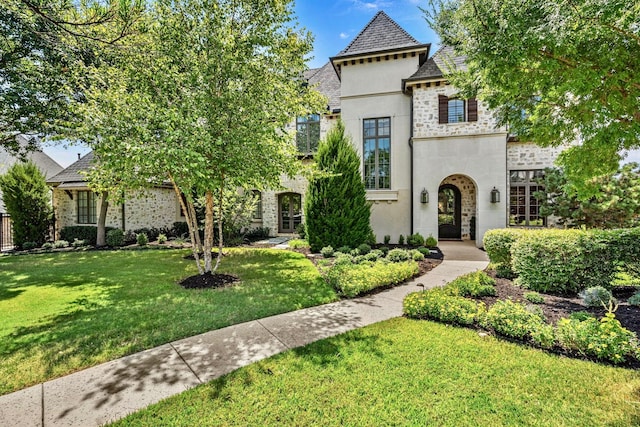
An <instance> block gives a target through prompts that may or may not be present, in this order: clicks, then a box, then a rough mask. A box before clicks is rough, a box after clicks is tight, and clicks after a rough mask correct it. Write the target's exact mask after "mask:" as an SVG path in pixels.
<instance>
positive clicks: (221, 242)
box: [213, 178, 224, 271]
mask: <svg viewBox="0 0 640 427" xmlns="http://www.w3.org/2000/svg"><path fill="white" fill-rule="evenodd" d="M223 200H224V178H223V180H222V185H220V194H219V197H218V257H217V258H216V265H215V267H213V271H216V270H217V269H218V266H219V265H220V261H222V247H223V246H224V238H223V237H222V214H223V206H222V202H223Z"/></svg>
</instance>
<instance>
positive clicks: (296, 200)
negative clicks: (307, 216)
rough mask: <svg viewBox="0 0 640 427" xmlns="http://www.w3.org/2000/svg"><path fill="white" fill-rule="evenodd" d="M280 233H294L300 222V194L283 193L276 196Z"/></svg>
mask: <svg viewBox="0 0 640 427" xmlns="http://www.w3.org/2000/svg"><path fill="white" fill-rule="evenodd" d="M278 206H279V211H280V212H279V213H280V215H279V216H280V221H279V224H278V231H279V232H280V233H295V232H296V227H297V226H298V225H300V223H301V222H302V196H301V195H300V194H297V193H285V194H281V195H280V196H279V197H278Z"/></svg>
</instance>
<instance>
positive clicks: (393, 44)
mask: <svg viewBox="0 0 640 427" xmlns="http://www.w3.org/2000/svg"><path fill="white" fill-rule="evenodd" d="M413 46H422V43H420V42H419V41H417V40H416V39H414V38H413V37H411V35H409V33H407V32H406V31H405V30H404V29H403V28H402V27H400V26H399V25H398V24H397V23H396V22H395V21H394V20H393V19H391V18H389V16H388V15H387V14H386V13H384V12H383V11H380V12H378V13H376V15H375V16H374V17H373V19H371V21H369V23H368V24H367V26H366V27H364V29H363V30H362V31H360V34H358V35H357V36H356V37H355V38H354V39H353V40H352V41H351V43H349V46H347V47H346V48H344V49H343V50H342V51H341V52H340V53H338V54H337V55H336V56H335V58H340V57H344V56H353V55H358V54H363V53H372V52H380V51H385V50H392V49H398V48H403V47H413Z"/></svg>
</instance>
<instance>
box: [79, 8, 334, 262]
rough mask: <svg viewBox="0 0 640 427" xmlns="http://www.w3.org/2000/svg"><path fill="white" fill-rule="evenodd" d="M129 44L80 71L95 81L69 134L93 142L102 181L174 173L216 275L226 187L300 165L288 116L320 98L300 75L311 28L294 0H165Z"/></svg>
mask: <svg viewBox="0 0 640 427" xmlns="http://www.w3.org/2000/svg"><path fill="white" fill-rule="evenodd" d="M128 43H130V44H129V47H128V48H125V49H104V50H103V51H102V52H101V58H100V63H99V65H98V66H91V67H87V68H85V69H83V70H82V76H84V78H87V79H89V80H90V81H92V82H93V83H92V84H91V85H90V86H88V87H86V88H84V89H83V93H84V95H85V97H86V103H84V104H81V105H78V108H79V111H78V114H79V115H80V116H81V117H84V118H85V119H84V120H83V121H82V122H81V123H79V126H78V127H76V128H73V129H70V131H69V133H70V134H74V135H76V137H77V138H79V139H83V140H85V141H87V142H88V143H89V144H90V145H91V146H92V148H93V150H94V152H95V155H96V159H97V167H96V168H95V169H94V171H93V173H91V174H90V176H89V178H90V182H91V185H92V186H93V187H92V188H94V189H95V191H109V194H121V191H117V192H116V191H115V190H116V189H121V190H122V189H125V190H132V189H143V188H148V187H149V186H151V185H157V184H160V183H162V182H166V181H169V182H171V183H172V184H173V186H174V189H175V191H176V195H177V197H178V198H179V200H180V202H181V203H182V207H183V211H184V212H185V214H186V219H187V223H188V225H189V229H190V235H191V238H192V241H193V242H194V256H196V263H197V265H198V268H199V272H200V273H211V272H213V271H215V270H216V268H217V266H218V265H219V263H220V260H221V256H222V246H223V239H222V238H221V239H219V242H218V244H219V249H220V250H219V251H218V258H217V261H216V264H215V266H214V265H212V256H211V249H212V246H213V237H214V232H213V229H214V222H215V219H216V218H217V219H218V221H217V226H218V234H219V235H221V236H222V235H223V233H222V225H223V217H224V212H223V210H224V198H225V189H226V188H238V187H240V188H258V189H263V188H265V187H267V186H273V187H276V186H277V185H279V180H280V176H281V174H283V173H286V174H288V175H293V174H295V173H296V172H298V170H299V167H300V163H299V162H298V161H297V157H296V152H295V147H294V145H293V135H292V134H291V133H290V132H287V131H286V125H287V124H288V123H289V122H290V121H291V120H292V118H294V117H295V116H297V115H305V114H309V113H310V112H312V111H319V110H320V109H321V105H323V103H321V102H320V98H319V95H317V94H315V92H313V91H312V90H311V88H308V87H306V85H305V84H304V82H303V81H302V79H301V76H302V72H303V71H304V69H305V64H304V57H305V55H307V54H308V53H309V52H310V50H311V37H310V34H308V33H307V32H305V31H303V30H299V29H297V28H296V27H295V25H294V23H293V18H292V5H291V3H290V2H288V1H277V0H274V1H269V2H255V1H249V0H237V1H226V0H178V1H172V0H159V1H156V2H154V3H153V4H151V5H150V6H149V13H148V16H147V21H146V31H145V32H141V33H140V34H139V35H137V36H136V37H133V38H130V39H129V41H128ZM199 197H202V198H204V200H205V221H204V241H203V242H202V250H203V254H204V255H203V258H204V266H202V265H201V264H200V262H199V258H198V252H199V250H200V240H199V233H198V226H199V224H198V221H197V217H196V215H195V208H194V200H195V199H196V198H199ZM214 210H216V211H217V215H214Z"/></svg>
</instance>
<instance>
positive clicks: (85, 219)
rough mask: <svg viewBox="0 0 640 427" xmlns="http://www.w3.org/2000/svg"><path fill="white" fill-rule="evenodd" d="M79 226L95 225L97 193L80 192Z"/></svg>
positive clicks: (78, 198)
mask: <svg viewBox="0 0 640 427" xmlns="http://www.w3.org/2000/svg"><path fill="white" fill-rule="evenodd" d="M77 200H78V224H95V223H96V222H97V216H96V193H94V192H93V191H78V197H77Z"/></svg>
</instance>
